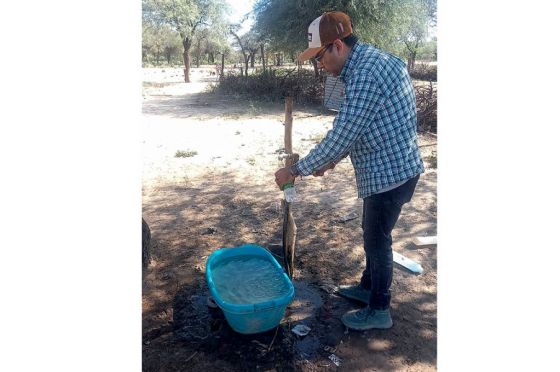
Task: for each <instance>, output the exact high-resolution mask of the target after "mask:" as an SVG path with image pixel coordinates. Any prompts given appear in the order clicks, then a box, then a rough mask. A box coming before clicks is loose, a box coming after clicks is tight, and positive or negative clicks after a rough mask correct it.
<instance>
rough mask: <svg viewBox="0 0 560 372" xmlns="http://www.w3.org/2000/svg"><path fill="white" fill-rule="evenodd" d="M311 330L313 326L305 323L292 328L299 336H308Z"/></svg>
mask: <svg viewBox="0 0 560 372" xmlns="http://www.w3.org/2000/svg"><path fill="white" fill-rule="evenodd" d="M309 331H311V328H309V327H308V326H306V325H305V324H298V325H297V326H295V327H294V328H292V332H294V333H295V334H296V335H298V336H307V334H308V333H309Z"/></svg>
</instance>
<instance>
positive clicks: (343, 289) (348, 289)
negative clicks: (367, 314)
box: [336, 285, 370, 305]
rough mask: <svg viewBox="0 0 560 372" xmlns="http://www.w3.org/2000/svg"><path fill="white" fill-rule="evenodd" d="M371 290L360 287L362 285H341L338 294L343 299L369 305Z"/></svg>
mask: <svg viewBox="0 0 560 372" xmlns="http://www.w3.org/2000/svg"><path fill="white" fill-rule="evenodd" d="M369 292H370V291H369V290H367V289H364V288H362V287H360V285H341V286H338V288H337V289H336V293H338V294H339V295H341V296H342V297H346V298H350V299H352V300H356V301H360V302H363V303H364V304H366V305H368V304H369Z"/></svg>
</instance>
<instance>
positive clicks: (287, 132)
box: [284, 96, 294, 160]
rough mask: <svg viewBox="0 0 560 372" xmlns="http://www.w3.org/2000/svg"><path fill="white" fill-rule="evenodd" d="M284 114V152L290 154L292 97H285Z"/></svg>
mask: <svg viewBox="0 0 560 372" xmlns="http://www.w3.org/2000/svg"><path fill="white" fill-rule="evenodd" d="M285 107H286V109H285V111H286V112H285V114H284V151H285V152H286V154H288V155H291V154H292V110H293V107H294V99H293V98H292V97H289V96H288V97H286V103H285ZM286 160H287V159H286Z"/></svg>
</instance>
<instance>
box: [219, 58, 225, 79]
mask: <svg viewBox="0 0 560 372" xmlns="http://www.w3.org/2000/svg"><path fill="white" fill-rule="evenodd" d="M225 60H226V55H225V53H222V70H221V72H220V79H221V78H222V77H223V76H224V62H225Z"/></svg>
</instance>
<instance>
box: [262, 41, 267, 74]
mask: <svg viewBox="0 0 560 372" xmlns="http://www.w3.org/2000/svg"><path fill="white" fill-rule="evenodd" d="M261 59H262V65H263V74H266V60H265V59H264V45H263V44H261Z"/></svg>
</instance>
